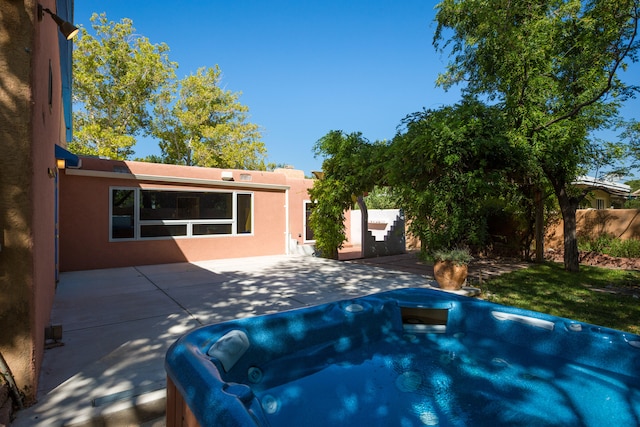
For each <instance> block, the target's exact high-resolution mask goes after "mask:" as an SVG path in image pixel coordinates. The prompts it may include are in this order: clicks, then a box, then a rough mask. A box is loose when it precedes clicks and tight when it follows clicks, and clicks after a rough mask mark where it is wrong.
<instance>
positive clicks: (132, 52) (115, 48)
mask: <svg viewBox="0 0 640 427" xmlns="http://www.w3.org/2000/svg"><path fill="white" fill-rule="evenodd" d="M91 22H92V27H93V30H94V32H95V37H94V36H91V35H89V33H88V32H87V30H86V29H84V28H82V29H81V34H80V37H79V38H78V40H77V41H76V42H75V51H74V55H73V100H74V103H75V105H76V111H75V112H74V124H73V127H74V140H73V142H71V143H70V144H69V148H70V149H71V150H72V151H73V152H75V153H78V154H88V155H96V156H105V157H109V158H112V159H127V158H128V157H129V156H130V155H131V154H132V153H133V146H134V145H135V142H136V139H135V137H136V136H137V135H140V134H141V133H143V132H144V131H145V129H146V128H147V126H148V124H149V121H150V115H149V109H150V105H151V104H153V103H154V102H155V100H156V99H157V96H158V92H159V90H160V89H161V88H162V87H164V86H165V85H166V84H168V82H169V81H170V79H172V78H173V77H174V75H175V69H176V68H177V64H176V63H175V62H171V61H169V58H168V56H167V52H168V51H169V47H168V46H167V45H165V44H152V43H150V42H149V40H148V39H147V38H146V37H142V36H140V35H137V34H136V32H135V28H133V22H132V21H131V20H130V19H127V18H125V19H122V21H121V22H119V23H115V22H113V21H107V17H106V15H105V14H104V13H103V14H101V15H97V14H93V16H92V17H91Z"/></svg>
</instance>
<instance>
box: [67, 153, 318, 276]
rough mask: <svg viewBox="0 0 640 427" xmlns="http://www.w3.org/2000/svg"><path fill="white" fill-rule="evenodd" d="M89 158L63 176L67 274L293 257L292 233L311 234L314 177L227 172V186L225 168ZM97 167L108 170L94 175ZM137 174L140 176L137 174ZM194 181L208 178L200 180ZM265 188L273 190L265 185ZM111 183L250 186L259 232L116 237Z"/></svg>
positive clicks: (168, 186) (244, 188)
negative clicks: (307, 217)
mask: <svg viewBox="0 0 640 427" xmlns="http://www.w3.org/2000/svg"><path fill="white" fill-rule="evenodd" d="M82 162H83V167H82V170H80V171H77V172H76V171H72V170H67V171H66V172H65V174H64V176H62V177H61V190H60V269H61V271H73V270H84V269H95V268H109V267H123V266H131V265H144V264H158V263H171V262H184V261H200V260H206V259H222V258H236V257H248V256H262V255H278V254H286V253H287V250H288V243H289V236H294V238H297V236H298V235H299V234H301V233H302V232H303V226H304V225H303V211H302V209H303V200H304V199H306V198H308V196H307V193H306V189H307V188H308V187H310V186H311V184H312V180H307V179H299V178H288V177H287V176H285V175H284V174H279V173H273V172H260V171H240V170H225V171H224V172H227V173H231V174H232V176H233V178H234V180H233V185H234V187H225V185H230V184H228V183H227V184H225V183H224V182H222V181H221V176H222V175H221V174H222V172H223V170H221V169H213V168H195V167H184V166H174V165H157V164H152V163H141V162H117V161H106V160H98V159H92V158H83V159H82ZM114 171H119V172H123V173H126V176H127V177H128V178H127V179H124V178H122V179H119V178H118V174H117V173H116V174H114V173H113V172H114ZM94 172H98V175H99V173H100V172H106V174H104V175H103V176H91V175H90V174H91V173H94ZM87 174H89V175H87ZM241 175H242V176H244V178H242V177H241ZM131 176H136V177H138V178H137V179H129V178H131ZM145 177H146V178H147V179H145ZM149 177H154V179H155V180H154V181H151V180H150V179H149ZM161 177H164V178H161ZM165 178H166V181H164V180H165ZM171 179H173V180H174V181H175V180H182V179H184V180H187V181H188V180H191V181H190V182H184V183H179V182H170V180H171ZM193 180H203V181H202V182H201V183H200V184H198V185H196V184H195V183H194V182H193ZM216 182H217V184H216ZM263 185H264V186H266V187H265V188H261V186H263ZM111 187H129V188H133V187H138V188H146V189H159V190H162V189H164V190H168V189H172V190H175V189H179V190H194V189H195V190H225V189H227V190H228V189H229V188H233V189H238V190H241V191H250V192H252V193H253V203H254V207H253V221H254V229H253V233H252V234H251V235H236V236H206V237H198V238H183V237H177V238H174V239H170V238H169V239H154V240H138V241H112V242H110V241H109V191H110V190H109V189H110V188H111ZM287 197H288V199H287ZM287 221H289V222H288V223H287ZM299 243H302V240H301V239H299Z"/></svg>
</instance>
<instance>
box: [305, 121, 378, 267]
mask: <svg viewBox="0 0 640 427" xmlns="http://www.w3.org/2000/svg"><path fill="white" fill-rule="evenodd" d="M384 147H385V144H384V143H374V144H371V143H369V142H368V141H367V140H366V139H365V138H364V137H363V136H362V134H361V133H360V132H354V133H350V134H345V133H344V132H342V131H336V130H334V131H330V132H329V133H327V134H326V135H325V136H323V137H322V138H320V139H319V140H318V141H317V142H316V145H315V147H314V151H315V154H316V157H317V156H322V157H324V158H325V160H324V161H323V162H322V171H323V174H324V176H323V177H322V178H321V179H318V180H316V181H315V182H314V183H313V187H312V188H311V189H309V195H310V197H311V199H312V200H314V201H315V206H314V208H313V211H312V212H311V216H310V217H309V224H310V226H311V229H312V230H313V233H314V236H315V240H316V248H317V249H318V251H319V252H320V254H321V255H322V256H323V257H326V258H333V259H336V258H337V257H338V249H339V248H341V247H342V244H343V243H344V241H345V240H346V238H347V236H346V234H345V229H344V219H345V218H344V213H345V211H346V210H348V209H350V208H351V206H352V205H353V204H354V203H355V201H356V200H359V201H360V202H361V203H362V195H363V193H365V192H367V191H370V190H372V189H373V187H374V185H375V184H378V183H380V182H381V179H382V176H383V173H382V168H383V161H382V160H381V156H382V155H383V152H384V151H383V149H384ZM361 207H364V204H361ZM363 215H364V210H363Z"/></svg>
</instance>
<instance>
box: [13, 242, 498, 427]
mask: <svg viewBox="0 0 640 427" xmlns="http://www.w3.org/2000/svg"><path fill="white" fill-rule="evenodd" d="M377 260H380V258H377ZM400 261H402V259H400V258H399V259H397V260H396V262H397V264H398V265H399V263H400ZM405 261H407V260H406V259H405ZM408 263H409V264H412V265H410V267H411V269H412V271H410V272H409V271H402V270H397V269H395V268H394V266H395V264H394V265H385V266H379V265H371V264H366V263H353V262H339V261H333V260H326V259H322V258H314V257H307V256H301V255H296V256H272V257H257V258H241V259H230V260H215V261H204V262H198V263H178V264H168V265H156V266H139V267H131V268H119V269H111V270H92V271H82V272H70V273H62V274H61V275H60V282H59V285H58V289H57V293H56V298H55V301H54V306H53V313H52V323H58V324H61V325H62V326H63V339H62V343H63V344H64V345H63V346H58V347H53V348H50V349H48V350H46V351H45V356H44V362H43V366H42V371H41V374H40V385H39V390H38V403H37V404H35V405H33V406H32V407H30V408H27V409H25V410H23V411H20V412H19V413H18V414H17V419H16V420H15V421H14V422H13V424H12V426H15V427H23V426H25V427H26V426H36V427H40V426H42V427H44V426H47V427H50V426H53V427H57V426H96V425H100V426H127V425H131V426H135V425H145V426H154V427H161V426H163V425H164V422H163V421H162V417H163V414H164V408H165V394H164V393H165V392H164V387H165V371H164V356H165V353H166V351H167V349H168V347H169V346H170V345H171V344H172V343H173V342H174V341H175V340H176V339H178V338H179V337H180V336H181V335H182V334H184V333H187V332H188V331H190V330H192V329H193V328H196V327H198V326H200V325H205V324H210V323H215V322H220V321H225V320H229V319H234V318H240V317H247V316H255V315H260V314H267V313H273V312H278V311H284V310H290V309H295V308H300V307H304V306H308V305H315V304H321V303H325V302H329V301H335V300H340V299H347V298H352V297H357V296H362V295H367V294H371V293H375V292H381V291H385V290H390V289H397V288H401V287H417V286H428V285H429V284H434V283H433V282H432V281H431V277H430V276H429V274H428V269H427V271H426V273H425V268H424V267H423V268H422V269H418V270H417V271H418V274H416V273H415V272H414V269H413V268H414V267H415V265H413V264H415V261H414V259H413V258H410V259H409V260H408ZM492 272H493V271H492ZM421 273H425V274H421Z"/></svg>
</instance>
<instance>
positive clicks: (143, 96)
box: [70, 14, 271, 170]
mask: <svg viewBox="0 0 640 427" xmlns="http://www.w3.org/2000/svg"><path fill="white" fill-rule="evenodd" d="M91 22H92V27H93V30H94V33H95V36H92V35H90V34H89V33H88V32H87V30H86V29H82V32H81V37H80V38H79V40H78V41H77V43H76V45H75V51H74V64H73V66H74V69H73V77H74V82H73V84H74V88H73V96H74V103H75V106H76V112H74V130H75V132H74V141H73V142H72V143H71V144H70V149H71V150H72V151H74V152H76V153H78V154H88V155H96V156H104V157H108V158H112V159H128V158H129V157H130V156H131V155H132V154H133V152H134V145H135V143H136V137H137V136H139V135H143V134H144V135H152V136H154V137H155V138H157V139H158V140H159V144H160V148H161V151H162V156H161V157H158V156H149V157H147V158H146V159H143V160H145V161H153V162H158V161H160V162H162V163H172V164H181V165H197V166H208V167H220V168H237V169H254V170H266V169H267V168H268V167H270V166H271V165H267V164H266V163H265V157H266V148H265V146H264V144H263V143H262V142H261V141H260V138H261V135H260V132H259V130H258V126H257V125H255V124H252V123H249V122H248V121H247V117H248V116H247V114H248V108H247V107H246V106H244V105H242V104H240V102H239V101H238V99H239V97H240V94H239V93H232V92H230V91H225V90H223V89H221V88H220V87H219V84H220V75H221V72H220V69H219V68H218V67H217V66H215V67H214V68H200V69H199V70H198V71H197V72H196V73H195V74H191V75H189V76H186V77H185V78H183V79H182V80H179V81H176V80H175V70H176V69H177V67H178V64H177V63H175V62H171V61H170V60H169V58H168V51H169V47H168V46H167V45H166V44H152V43H151V42H150V41H149V40H148V39H147V38H146V37H142V36H140V35H137V34H136V33H135V29H134V28H133V22H132V21H131V20H130V19H127V18H124V19H122V20H121V22H119V23H115V22H113V21H107V17H106V15H105V14H101V15H97V14H94V15H93V16H92V17H91ZM152 113H153V114H152Z"/></svg>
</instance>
